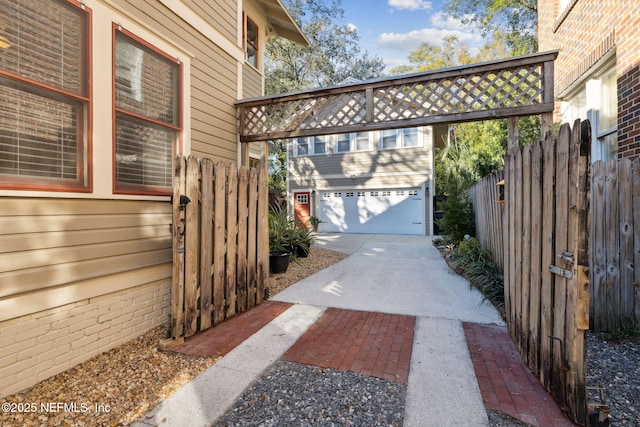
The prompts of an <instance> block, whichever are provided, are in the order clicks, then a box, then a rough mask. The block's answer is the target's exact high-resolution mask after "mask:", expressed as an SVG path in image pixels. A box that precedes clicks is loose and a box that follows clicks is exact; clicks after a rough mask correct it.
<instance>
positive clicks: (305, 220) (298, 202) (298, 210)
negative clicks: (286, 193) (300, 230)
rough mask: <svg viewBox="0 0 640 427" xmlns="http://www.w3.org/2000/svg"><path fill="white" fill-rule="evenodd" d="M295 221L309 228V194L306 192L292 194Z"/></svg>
mask: <svg viewBox="0 0 640 427" xmlns="http://www.w3.org/2000/svg"><path fill="white" fill-rule="evenodd" d="M293 198H294V203H293V209H294V211H295V216H296V221H300V222H301V223H302V224H304V225H306V226H307V227H308V226H309V217H310V216H311V193H310V192H308V191H305V192H302V193H293Z"/></svg>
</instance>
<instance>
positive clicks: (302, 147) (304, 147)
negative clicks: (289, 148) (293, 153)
mask: <svg viewBox="0 0 640 427" xmlns="http://www.w3.org/2000/svg"><path fill="white" fill-rule="evenodd" d="M296 145H297V147H298V151H297V153H298V156H306V155H307V154H309V143H308V142H307V138H298V139H296Z"/></svg>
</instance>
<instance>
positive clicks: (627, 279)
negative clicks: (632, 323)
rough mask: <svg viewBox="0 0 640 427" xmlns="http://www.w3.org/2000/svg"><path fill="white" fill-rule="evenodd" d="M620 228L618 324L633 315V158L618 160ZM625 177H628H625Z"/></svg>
mask: <svg viewBox="0 0 640 427" xmlns="http://www.w3.org/2000/svg"><path fill="white" fill-rule="evenodd" d="M618 177H619V178H618V200H619V204H618V206H619V209H618V230H619V233H620V243H619V248H620V249H619V251H620V260H619V266H620V270H619V273H620V279H619V280H620V282H619V283H620V319H618V320H617V322H616V323H617V324H621V323H624V322H628V321H629V320H631V317H632V316H633V305H634V304H633V303H634V287H633V286H631V283H633V270H634V265H633V261H634V260H633V258H634V255H633V252H634V250H633V205H632V202H633V187H632V185H633V179H632V178H631V177H632V169H631V160H629V159H620V160H619V161H618ZM623 177H628V179H625V178H623Z"/></svg>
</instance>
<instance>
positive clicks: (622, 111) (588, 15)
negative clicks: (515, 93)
mask: <svg viewBox="0 0 640 427" xmlns="http://www.w3.org/2000/svg"><path fill="white" fill-rule="evenodd" d="M564 3H567V5H566V6H565V7H564V8H563V9H562V10H560V8H561V6H560V5H561V2H560V1H559V0H539V1H538V25H539V27H538V38H539V50H540V51H547V50H553V49H559V50H560V53H559V55H558V58H557V60H556V61H555V77H554V88H555V93H556V96H558V95H560V97H562V96H563V94H566V93H567V92H569V91H570V90H571V89H572V87H574V86H577V85H579V84H580V80H581V79H584V78H585V77H587V76H588V75H589V73H590V72H591V71H592V70H593V69H594V68H596V67H597V66H598V65H600V63H601V62H602V61H603V60H604V59H606V58H607V55H615V67H616V74H617V92H618V106H617V112H618V119H617V120H618V125H617V139H618V156H619V157H628V158H631V159H633V158H636V157H638V156H640V116H639V115H638V114H636V112H637V111H638V109H639V108H640V106H639V105H640V104H639V100H640V83H638V81H639V80H638V77H639V76H640V69H639V67H640V48H639V44H640V25H638V22H639V20H640V4H639V3H638V2H636V1H631V0H623V1H618V0H572V1H567V2H564ZM559 110H560V108H559V106H558V108H557V111H558V115H557V116H558V118H559V114H560V111H559Z"/></svg>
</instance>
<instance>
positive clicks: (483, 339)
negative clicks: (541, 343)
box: [463, 323, 574, 427]
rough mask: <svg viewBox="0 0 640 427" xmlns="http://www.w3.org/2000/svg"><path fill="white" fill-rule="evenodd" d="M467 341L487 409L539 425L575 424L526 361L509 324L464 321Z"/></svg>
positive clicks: (541, 426) (564, 425) (558, 426)
mask: <svg viewBox="0 0 640 427" xmlns="http://www.w3.org/2000/svg"><path fill="white" fill-rule="evenodd" d="M463 326H464V332H465V335H466V337H467V345H468V346H469V352H470V353H471V360H472V361H473V367H474V368H475V371H476V377H477V378H478V384H479V385H480V390H481V392H482V398H483V400H484V403H485V406H486V407H487V409H492V410H496V411H502V412H504V413H506V414H509V415H511V416H512V417H514V418H517V419H519V420H521V421H524V422H526V423H528V424H530V425H532V426H536V427H573V425H574V424H573V423H572V422H570V421H569V420H568V419H567V418H566V417H565V416H564V414H563V413H562V411H561V410H560V408H559V406H558V404H557V403H556V402H555V401H554V400H553V398H552V397H551V395H550V394H549V393H547V392H546V390H545V389H544V388H543V387H542V385H541V384H540V382H539V381H538V379H537V378H536V377H535V376H534V375H533V374H532V373H531V371H529V369H528V368H527V367H526V365H525V364H524V363H523V362H522V358H521V357H520V355H519V354H518V351H517V350H516V347H515V345H514V344H513V342H512V341H511V338H510V337H509V332H508V331H507V328H506V327H503V326H495V325H481V324H477V323H464V324H463Z"/></svg>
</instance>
